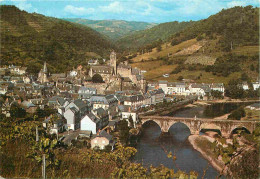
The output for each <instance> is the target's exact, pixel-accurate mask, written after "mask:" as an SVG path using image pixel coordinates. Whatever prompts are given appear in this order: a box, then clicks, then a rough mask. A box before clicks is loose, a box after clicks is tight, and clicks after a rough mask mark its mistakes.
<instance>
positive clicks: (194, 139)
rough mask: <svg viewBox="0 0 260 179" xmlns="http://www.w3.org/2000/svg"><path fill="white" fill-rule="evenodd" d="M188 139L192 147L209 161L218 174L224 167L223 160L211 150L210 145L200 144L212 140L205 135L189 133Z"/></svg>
mask: <svg viewBox="0 0 260 179" xmlns="http://www.w3.org/2000/svg"><path fill="white" fill-rule="evenodd" d="M188 140H189V142H190V144H191V145H192V147H193V148H194V149H195V150H197V151H198V152H200V153H201V155H202V156H203V157H204V158H205V159H206V160H208V161H209V163H210V164H211V165H212V166H213V167H214V168H215V169H216V170H217V171H219V173H220V174H222V171H223V169H224V167H225V164H224V162H222V161H219V160H218V159H217V158H216V157H215V156H214V154H213V152H212V151H211V149H210V147H207V148H205V147H202V146H201V145H200V144H201V143H203V144H205V145H210V144H211V143H212V141H210V139H209V138H208V137H206V136H199V135H190V136H189V137H188Z"/></svg>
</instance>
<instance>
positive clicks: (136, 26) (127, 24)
mask: <svg viewBox="0 0 260 179" xmlns="http://www.w3.org/2000/svg"><path fill="white" fill-rule="evenodd" d="M63 20H66V21H69V22H74V23H78V24H82V25H86V26H88V27H91V28H92V29H94V30H96V31H98V32H100V33H101V34H104V35H106V36H107V37H109V38H110V39H112V40H116V39H118V38H120V37H122V36H124V35H126V34H128V33H130V32H134V31H139V30H144V29H149V28H151V27H153V26H155V25H157V24H156V23H148V22H135V21H124V20H89V19H81V18H64V19H63Z"/></svg>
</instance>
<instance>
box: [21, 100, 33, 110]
mask: <svg viewBox="0 0 260 179" xmlns="http://www.w3.org/2000/svg"><path fill="white" fill-rule="evenodd" d="M22 106H24V107H26V108H30V107H36V106H35V105H34V104H33V103H31V102H29V101H23V102H22Z"/></svg>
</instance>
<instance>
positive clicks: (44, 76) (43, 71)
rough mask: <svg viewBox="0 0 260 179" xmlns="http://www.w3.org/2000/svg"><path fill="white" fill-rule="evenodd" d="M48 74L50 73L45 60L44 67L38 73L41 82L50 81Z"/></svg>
mask: <svg viewBox="0 0 260 179" xmlns="http://www.w3.org/2000/svg"><path fill="white" fill-rule="evenodd" d="M47 74H48V71H47V64H46V62H44V65H43V69H41V71H40V72H39V74H38V81H39V82H41V83H45V82H49V80H48V78H47Z"/></svg>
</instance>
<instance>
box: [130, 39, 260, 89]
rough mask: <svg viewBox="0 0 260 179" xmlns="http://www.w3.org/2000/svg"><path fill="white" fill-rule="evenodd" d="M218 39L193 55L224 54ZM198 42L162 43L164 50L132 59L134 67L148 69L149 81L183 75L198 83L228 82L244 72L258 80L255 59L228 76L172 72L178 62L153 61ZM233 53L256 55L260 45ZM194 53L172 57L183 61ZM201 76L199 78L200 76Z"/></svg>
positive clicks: (147, 76) (208, 42)
mask: <svg viewBox="0 0 260 179" xmlns="http://www.w3.org/2000/svg"><path fill="white" fill-rule="evenodd" d="M217 41H218V39H215V40H208V41H207V42H206V43H205V45H204V46H205V52H204V53H203V49H202V48H201V49H199V51H198V52H197V53H195V54H193V55H196V56H198V55H202V56H203V55H206V56H209V57H212V58H214V57H218V56H222V55H223V54H224V53H225V52H222V51H220V49H219V48H218V49H216V48H217V47H216V46H217ZM196 43H197V40H196V39H191V40H187V41H185V42H182V43H180V44H178V45H175V46H171V45H170V44H169V43H168V44H167V45H166V44H163V45H162V51H160V52H157V50H156V49H155V48H154V49H153V51H152V52H150V53H145V54H143V55H138V56H137V57H135V58H133V59H132V61H133V62H134V63H132V64H131V65H132V67H137V68H140V69H141V70H146V71H147V72H146V73H145V74H144V76H145V77H146V79H147V80H149V81H157V80H167V81H169V82H173V81H177V78H178V77H179V76H183V78H184V79H190V80H193V81H194V82H198V83H225V84H227V83H228V81H230V80H231V79H237V78H239V77H240V76H241V74H242V73H244V72H246V73H247V74H248V76H249V77H250V78H251V79H252V81H256V80H257V77H258V73H257V72H256V70H254V71H251V70H250V66H251V65H252V64H253V65H254V68H258V64H256V63H255V61H250V60H246V61H245V62H242V63H241V65H240V66H241V69H242V70H241V72H235V73H232V74H230V75H229V76H228V77H224V76H216V75H213V74H212V73H210V72H205V71H187V70H183V71H182V72H180V73H178V74H170V73H171V72H172V71H173V70H174V69H175V67H176V66H177V64H175V63H173V64H172V65H165V64H164V63H163V61H162V60H156V61H151V60H150V59H151V58H153V59H156V58H157V57H165V56H167V55H168V53H171V54H174V53H176V52H178V51H180V50H182V49H184V48H187V47H190V46H192V45H194V44H196ZM232 53H234V54H236V55H246V56H248V55H251V56H252V55H256V54H258V53H259V47H258V46H243V47H237V48H235V49H234V50H233V51H232ZM193 55H189V56H188V55H182V56H173V57H171V60H172V61H173V62H174V61H175V60H176V59H179V60H180V59H182V60H183V61H186V60H187V59H188V57H189V58H192V57H193ZM166 73H168V74H170V77H168V78H165V77H163V74H166ZM198 77H199V78H198Z"/></svg>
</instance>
